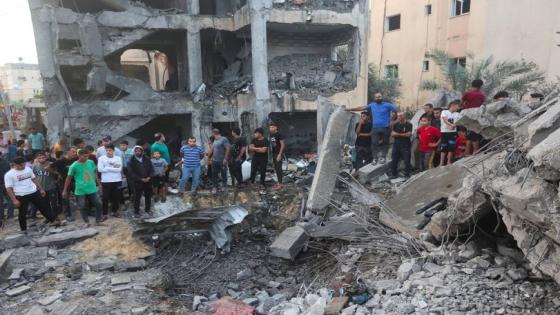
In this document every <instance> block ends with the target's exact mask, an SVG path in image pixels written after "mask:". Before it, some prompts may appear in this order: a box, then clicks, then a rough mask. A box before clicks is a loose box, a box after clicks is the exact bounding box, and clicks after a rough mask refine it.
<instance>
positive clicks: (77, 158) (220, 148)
mask: <svg viewBox="0 0 560 315" xmlns="http://www.w3.org/2000/svg"><path fill="white" fill-rule="evenodd" d="M29 131H30V135H29V137H25V135H22V136H20V140H18V141H17V142H16V143H17V147H18V148H17V150H16V151H15V152H14V153H13V154H10V150H11V146H12V141H3V137H2V138H0V144H1V146H0V181H2V183H1V187H0V226H2V225H3V224H4V219H5V211H4V210H5V206H4V205H6V207H7V209H8V211H7V218H8V219H10V218H13V217H14V214H15V209H18V212H17V215H18V221H19V225H20V229H21V231H22V232H23V233H27V220H28V219H29V218H32V219H36V218H37V217H36V216H37V211H39V212H40V213H41V214H42V216H43V217H44V218H45V223H47V224H52V225H57V224H59V217H60V218H61V217H62V216H64V217H65V218H66V220H69V221H73V220H75V217H74V213H75V212H76V213H79V214H80V216H81V218H82V220H83V222H84V225H85V226H89V225H90V216H94V217H95V223H96V224H102V222H104V221H106V220H107V219H108V218H109V215H112V216H114V217H119V216H121V212H122V211H121V209H122V205H123V204H124V203H125V201H126V200H125V199H130V200H131V201H132V203H133V209H134V216H135V217H141V214H140V209H141V201H142V198H144V207H143V210H144V212H145V213H146V214H147V215H151V213H152V211H151V209H152V203H155V202H162V203H164V202H166V200H167V192H168V184H169V183H170V180H169V178H170V176H169V175H170V171H171V170H172V169H173V168H177V169H179V170H181V177H180V181H179V185H178V194H179V195H180V196H183V195H184V194H192V195H194V194H196V193H197V191H198V190H199V187H200V183H201V178H202V175H203V169H204V170H205V171H206V172H205V174H206V175H207V177H208V178H209V179H211V191H212V193H213V194H217V193H219V192H220V191H223V190H225V189H227V188H226V187H227V186H228V182H229V181H228V169H229V174H230V179H231V181H230V182H231V186H235V187H245V186H248V185H252V184H255V180H256V177H257V175H259V176H260V178H259V184H260V185H262V186H264V187H265V179H266V170H267V165H268V163H269V160H270V159H272V166H273V168H274V170H275V173H276V177H277V183H276V184H275V185H274V189H280V188H282V187H283V186H282V179H283V177H282V172H283V171H282V160H283V159H284V153H285V150H286V145H285V141H284V138H283V136H282V134H281V133H280V132H279V130H278V126H277V125H275V124H274V123H271V124H270V126H269V132H268V134H267V135H265V131H264V129H263V128H257V129H255V131H254V134H253V138H252V141H251V142H250V143H247V141H246V140H245V137H244V135H242V134H241V131H240V129H239V128H233V130H232V131H231V135H230V137H227V136H225V135H222V133H221V132H220V130H218V129H213V130H212V136H211V137H210V139H209V141H208V145H207V146H206V147H205V148H204V147H203V146H201V145H199V144H198V143H197V139H196V138H194V137H189V138H188V139H186V140H185V141H184V142H183V145H182V147H181V148H180V150H179V152H177V159H176V161H174V160H173V159H172V155H171V153H170V150H169V147H168V146H167V145H166V139H165V135H164V134H163V133H161V132H158V133H156V134H155V135H154V139H153V142H152V143H151V144H149V143H147V142H145V141H138V142H137V143H136V145H135V146H134V147H133V148H130V146H129V143H128V141H126V140H123V141H121V142H120V143H119V144H118V146H117V145H115V144H114V143H113V140H112V137H111V136H110V135H107V136H104V137H103V139H101V140H100V141H99V142H98V143H97V148H94V147H93V146H91V145H87V144H86V142H85V141H84V140H82V139H79V138H78V139H74V140H73V141H72V145H71V146H67V145H66V142H65V140H64V139H61V140H60V141H58V142H57V143H55V144H54V145H53V146H52V147H49V146H48V144H47V141H46V138H45V137H44V135H43V134H41V133H39V132H37V131H36V130H35V129H33V128H31V129H29ZM1 135H2V133H0V136H1ZM20 141H21V142H20ZM249 154H252V161H251V172H250V178H249V180H245V178H244V176H243V172H242V165H243V163H244V161H246V160H247V159H248V158H249ZM205 161H207V164H205ZM187 190H188V192H186V191H187ZM127 191H128V196H127V198H125V195H126V194H125V192H127Z"/></svg>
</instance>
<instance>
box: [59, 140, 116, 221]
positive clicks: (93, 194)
mask: <svg viewBox="0 0 560 315" xmlns="http://www.w3.org/2000/svg"><path fill="white" fill-rule="evenodd" d="M90 153H91V152H90V151H89V150H88V149H80V150H78V160H77V161H76V162H74V163H72V165H70V168H69V169H68V176H67V177H66V180H65V181H64V188H63V190H62V198H68V187H70V182H71V181H72V180H74V187H75V188H74V195H75V196H76V199H77V202H78V208H79V209H80V214H81V215H82V219H83V220H84V223H85V224H86V225H89V216H88V211H87V203H86V201H89V202H90V203H91V204H93V206H94V207H95V222H96V224H100V223H101V222H103V221H105V220H106V219H107V218H106V217H103V215H102V206H101V201H100V200H99V195H98V194H97V192H98V189H100V190H101V191H102V190H103V188H102V186H101V183H100V182H99V178H98V177H97V168H96V167H95V163H93V162H92V161H91V160H89V159H88V158H89V155H90ZM98 187H99V188H98Z"/></svg>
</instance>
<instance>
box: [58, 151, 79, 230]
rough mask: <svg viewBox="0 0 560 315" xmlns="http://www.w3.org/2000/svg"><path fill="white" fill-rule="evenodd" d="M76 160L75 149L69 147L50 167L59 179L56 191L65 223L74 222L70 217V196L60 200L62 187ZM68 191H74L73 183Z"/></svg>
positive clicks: (76, 153)
mask: <svg viewBox="0 0 560 315" xmlns="http://www.w3.org/2000/svg"><path fill="white" fill-rule="evenodd" d="M77 160H78V152H77V150H76V147H70V148H69V149H68V150H67V151H66V155H65V156H62V157H61V158H60V159H57V160H56V161H54V162H53V163H52V167H53V168H54V169H55V170H56V172H57V173H58V174H60V177H61V182H59V183H58V190H59V195H60V199H61V204H62V211H63V212H64V215H65V216H66V220H67V221H74V217H73V216H72V209H71V206H70V194H69V196H68V197H66V198H62V187H63V186H64V181H65V180H66V177H67V176H68V169H69V168H70V165H72V163H74V162H76V161H77ZM69 190H70V191H71V192H72V191H74V182H72V183H71V184H70V189H69Z"/></svg>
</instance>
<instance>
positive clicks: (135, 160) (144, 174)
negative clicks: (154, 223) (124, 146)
mask: <svg viewBox="0 0 560 315" xmlns="http://www.w3.org/2000/svg"><path fill="white" fill-rule="evenodd" d="M127 170H128V176H130V179H131V180H132V181H133V183H134V217H135V218H139V217H140V199H142V194H143V195H144V201H145V205H146V207H145V209H144V210H145V211H146V213H147V214H151V210H150V207H151V204H152V176H153V174H154V169H153V167H152V162H151V161H150V159H149V158H147V157H146V156H145V155H144V149H143V148H142V147H141V146H138V145H137V146H135V147H134V156H133V157H132V158H131V159H130V161H129V162H128V165H127Z"/></svg>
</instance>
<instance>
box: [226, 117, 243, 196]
mask: <svg viewBox="0 0 560 315" xmlns="http://www.w3.org/2000/svg"><path fill="white" fill-rule="evenodd" d="M231 136H232V143H231V150H230V151H229V157H228V165H229V172H230V174H231V185H232V186H235V182H236V181H237V186H241V185H242V184H243V174H242V173H241V165H242V164H243V161H245V153H246V151H247V141H246V140H245V138H244V137H242V136H241V130H240V129H239V128H233V129H232V131H231Z"/></svg>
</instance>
